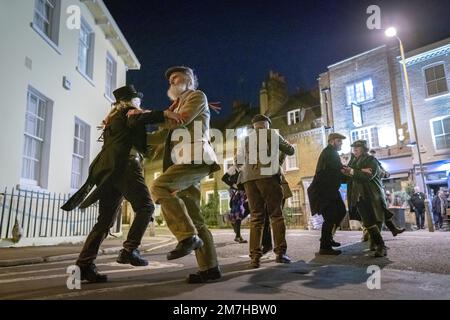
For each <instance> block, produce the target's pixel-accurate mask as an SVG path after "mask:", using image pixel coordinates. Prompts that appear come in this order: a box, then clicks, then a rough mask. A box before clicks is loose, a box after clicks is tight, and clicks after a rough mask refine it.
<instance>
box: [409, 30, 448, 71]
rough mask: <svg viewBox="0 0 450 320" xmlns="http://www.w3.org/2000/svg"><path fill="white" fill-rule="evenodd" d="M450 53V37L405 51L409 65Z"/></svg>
mask: <svg viewBox="0 0 450 320" xmlns="http://www.w3.org/2000/svg"><path fill="white" fill-rule="evenodd" d="M449 53H450V37H449V38H447V39H444V40H441V41H437V42H433V43H431V44H428V45H426V46H423V47H420V48H417V49H415V50H412V51H409V52H406V53H405V60H406V64H407V65H411V64H415V63H418V62H421V61H424V60H428V59H431V58H434V57H437V56H441V55H448V54H449Z"/></svg>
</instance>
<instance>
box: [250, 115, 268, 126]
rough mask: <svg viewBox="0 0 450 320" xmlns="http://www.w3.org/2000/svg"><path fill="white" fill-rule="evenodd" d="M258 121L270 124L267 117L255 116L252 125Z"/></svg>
mask: <svg viewBox="0 0 450 320" xmlns="http://www.w3.org/2000/svg"><path fill="white" fill-rule="evenodd" d="M260 121H267V122H268V123H269V124H270V125H271V124H272V120H270V118H269V117H268V116H265V115H263V114H257V115H256V116H254V117H253V119H252V123H255V122H260Z"/></svg>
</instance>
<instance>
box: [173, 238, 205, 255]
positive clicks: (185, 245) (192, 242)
mask: <svg viewBox="0 0 450 320" xmlns="http://www.w3.org/2000/svg"><path fill="white" fill-rule="evenodd" d="M202 246H203V241H202V239H200V238H199V237H198V236H197V235H193V236H192V237H189V238H187V239H184V240H183V241H180V242H178V244H177V246H176V247H175V249H174V250H172V251H170V252H169V253H168V254H167V260H173V259H178V258H181V257H184V256H187V255H188V254H190V253H191V252H192V251H193V250H197V249H198V248H201V247H202Z"/></svg>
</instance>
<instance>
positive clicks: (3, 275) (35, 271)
mask: <svg viewBox="0 0 450 320" xmlns="http://www.w3.org/2000/svg"><path fill="white" fill-rule="evenodd" d="M159 243H162V242H159ZM174 243H177V242H176V241H171V242H169V243H165V244H162V245H160V246H156V247H153V248H150V249H147V250H145V252H151V251H154V250H157V249H160V248H163V247H165V246H169V245H173V244H174ZM112 256H115V254H110V255H101V256H99V257H98V259H100V258H102V259H106V258H111V257H112ZM61 263H64V261H58V262H51V263H45V264H41V265H45V266H48V265H53V264H61ZM66 263H68V262H67V261H66ZM69 264H70V263H69ZM158 264H160V262H158V261H153V262H150V265H149V266H152V268H150V269H159V268H161V267H159V266H158ZM96 265H97V266H103V265H104V266H112V267H122V268H128V269H127V270H130V269H136V268H143V267H134V266H131V265H125V264H119V263H117V262H111V263H97V264H96ZM173 265H175V264H173ZM34 266H36V265H34ZM16 268H17V266H16ZM144 268H146V267H144ZM57 270H61V271H63V270H66V268H65V267H63V268H50V269H40V270H30V271H18V272H8V273H4V274H0V277H5V276H7V277H11V276H13V275H25V274H36V273H45V272H51V271H57ZM127 270H123V271H122V270H109V271H105V272H103V273H108V272H109V273H117V272H124V271H127ZM112 271H114V272H112ZM132 271H136V270H132ZM65 276H67V275H66V274H64V275H61V274H59V275H48V276H37V277H25V278H15V279H14V278H13V279H6V280H0V283H11V282H16V281H17V282H19V281H32V280H42V279H52V278H59V277H65Z"/></svg>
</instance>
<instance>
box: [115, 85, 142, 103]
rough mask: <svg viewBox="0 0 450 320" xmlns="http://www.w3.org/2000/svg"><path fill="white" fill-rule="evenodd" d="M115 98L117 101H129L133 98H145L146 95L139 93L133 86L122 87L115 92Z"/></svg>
mask: <svg viewBox="0 0 450 320" xmlns="http://www.w3.org/2000/svg"><path fill="white" fill-rule="evenodd" d="M113 95H114V98H116V101H120V100H123V101H128V100H131V99H133V98H141V99H142V98H143V97H144V94H143V93H142V92H137V91H136V89H135V88H134V86H133V85H132V84H129V85H126V86H123V87H120V88H118V89H116V90H114V91H113Z"/></svg>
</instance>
